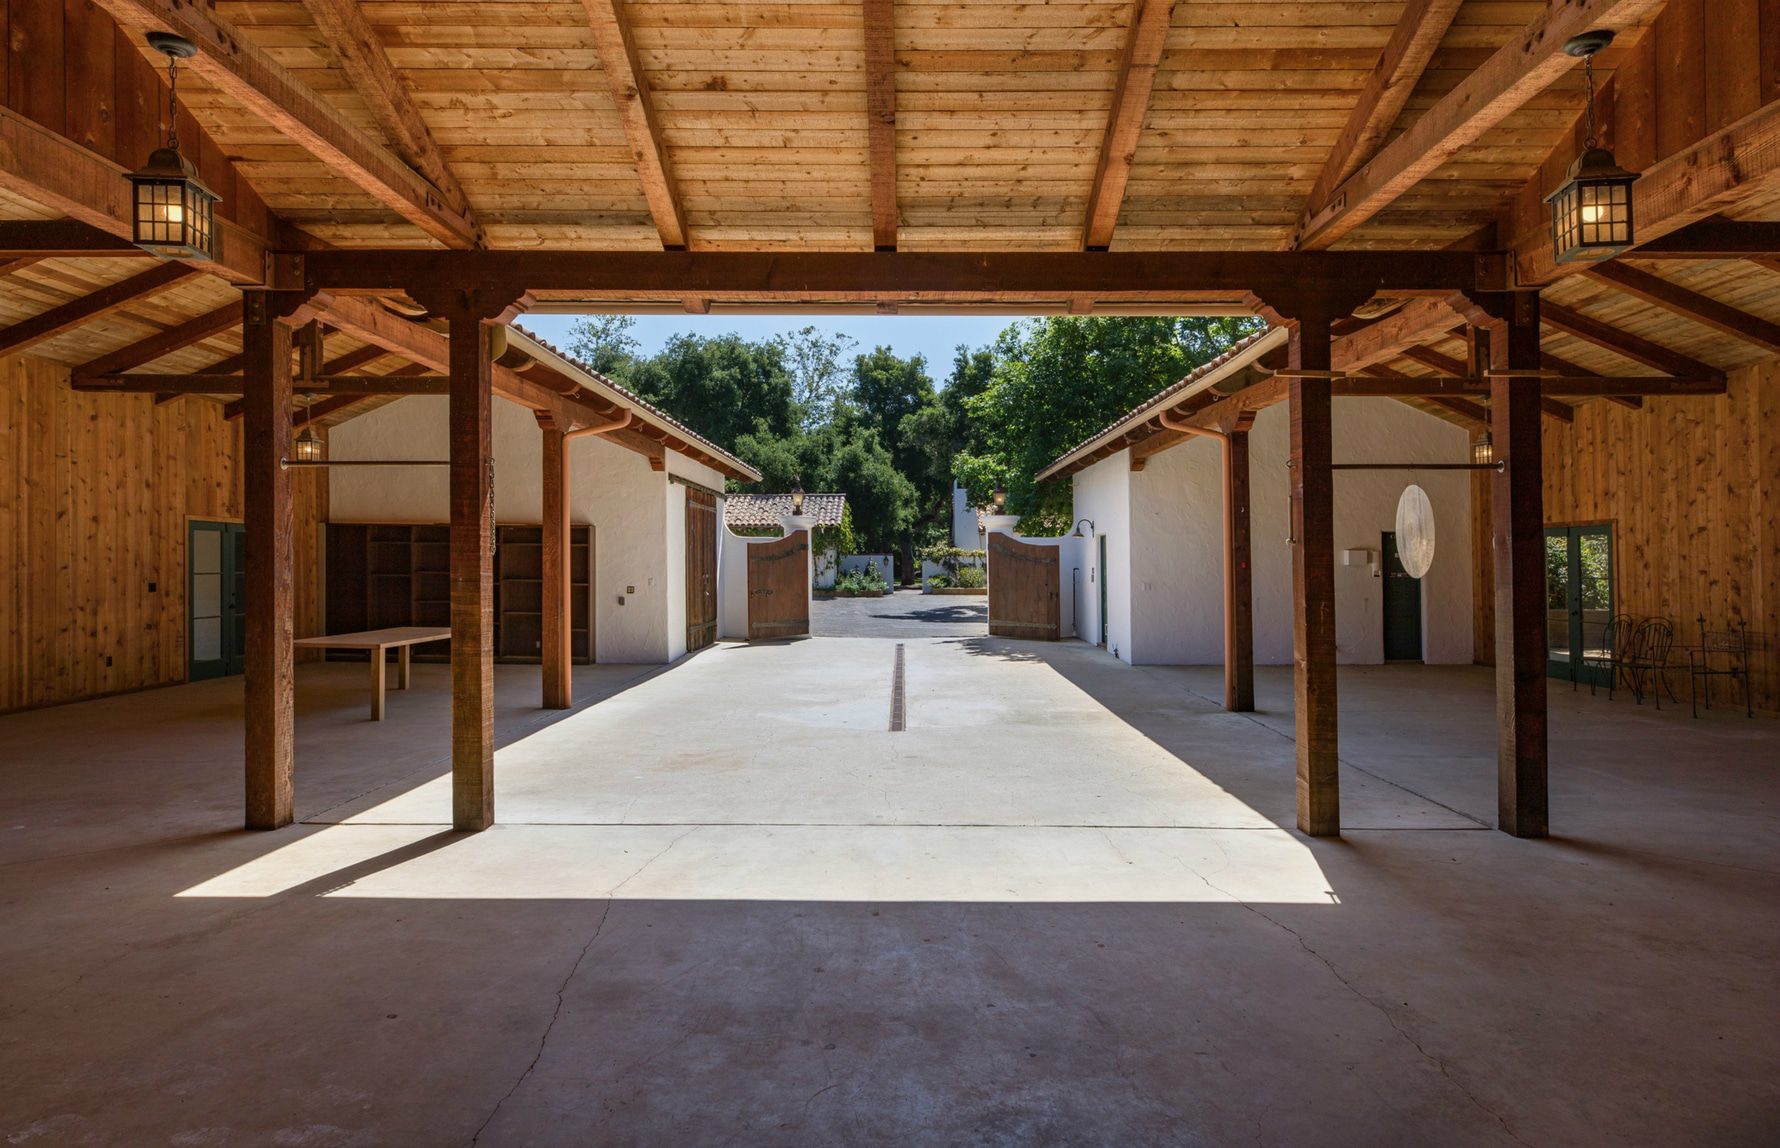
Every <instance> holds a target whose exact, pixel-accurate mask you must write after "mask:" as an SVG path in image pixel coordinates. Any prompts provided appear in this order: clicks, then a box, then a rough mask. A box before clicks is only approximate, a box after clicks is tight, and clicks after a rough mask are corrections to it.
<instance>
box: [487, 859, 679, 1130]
mask: <svg viewBox="0 0 1780 1148" xmlns="http://www.w3.org/2000/svg"><path fill="white" fill-rule="evenodd" d="M698 830H699V827H698V826H696V825H694V826H693V827H692V828H691V829H688V830H687V831H686V832H684V833H682V834H680V835H679V836H678V837H675V838H674V839H673V840H672V841H669V842H668V843H667V844H666V845H665V846H663V847H662V849H661V850H660V851H659V852H657V853H655V854H654V855H653V856H651V857H650V858H649V859H648V860H647V861H644V862H643V863H642V864H641V865H639V866H637V867H636V869H634V870H633V871H632V872H631V874H630V875H629V876H628V877H626V878H625V879H624V880H622V881H620V882H618V884H616V885H614V886H612V887H611V888H610V889H608V890H606V906H605V908H604V909H602V910H601V911H600V919H599V920H598V921H597V922H595V923H594V926H593V935H592V936H590V937H588V938H587V943H586V944H584V945H582V946H581V952H580V953H579V954H577V955H576V957H575V962H574V964H572V965H570V966H569V972H568V975H567V976H565V977H564V978H563V979H562V983H561V984H559V985H557V986H556V1007H555V1008H554V1009H552V1010H551V1012H550V1020H549V1021H548V1022H546V1023H545V1025H544V1032H543V1034H542V1035H540V1036H539V1037H538V1050H537V1051H536V1052H535V1053H533V1054H532V1058H531V1062H530V1063H529V1064H527V1065H526V1066H525V1071H524V1072H521V1073H520V1074H519V1079H517V1080H515V1081H514V1082H513V1087H511V1088H509V1089H507V1091H506V1092H505V1093H504V1094H503V1095H502V1096H501V1098H500V1099H499V1100H497V1101H495V1105H494V1107H493V1108H492V1109H490V1110H489V1113H488V1115H487V1116H486V1117H484V1118H483V1121H482V1123H481V1124H479V1125H477V1126H476V1131H475V1134H474V1135H472V1136H471V1137H470V1148H475V1146H476V1145H477V1144H480V1143H481V1142H482V1134H483V1133H484V1132H486V1131H488V1126H489V1125H490V1124H492V1123H494V1118H495V1117H496V1116H499V1115H500V1114H501V1109H502V1108H503V1107H505V1106H506V1103H507V1101H509V1100H511V1099H513V1094H514V1093H516V1092H518V1091H519V1089H520V1087H521V1086H522V1085H524V1084H525V1082H526V1081H527V1080H528V1079H530V1077H531V1074H532V1073H533V1072H534V1071H536V1070H537V1067H538V1064H539V1062H540V1061H542V1060H543V1059H544V1049H545V1048H546V1047H547V1046H548V1045H549V1044H550V1034H551V1033H552V1032H553V1031H555V1029H556V1022H557V1021H558V1020H559V1019H561V1017H562V1006H563V1000H564V997H565V996H566V995H567V993H568V990H569V984H570V982H572V981H573V980H574V979H575V977H576V976H577V975H578V974H579V973H580V972H581V966H582V965H583V964H585V963H586V961H587V954H588V953H590V952H592V951H593V946H594V945H595V944H596V943H598V941H599V939H600V934H601V933H603V932H605V929H606V918H608V917H610V916H611V915H612V904H613V902H614V901H616V900H617V898H618V891H619V890H620V889H623V888H624V887H625V886H626V885H628V884H630V883H631V882H632V881H634V880H636V879H637V877H639V876H640V875H641V874H642V872H643V870H645V869H647V868H649V866H651V865H653V864H655V863H656V862H657V861H659V860H661V859H662V858H663V857H665V856H667V854H668V852H669V851H670V850H672V849H673V847H674V846H676V845H678V844H679V843H680V842H682V841H684V840H686V838H688V837H690V836H692V835H693V834H694V833H697V832H698Z"/></svg>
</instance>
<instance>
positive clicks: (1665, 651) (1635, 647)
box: [1625, 618, 1681, 710]
mask: <svg viewBox="0 0 1780 1148" xmlns="http://www.w3.org/2000/svg"><path fill="white" fill-rule="evenodd" d="M1674 646H1675V624H1674V623H1673V622H1671V621H1669V620H1668V619H1667V618H1646V619H1644V620H1643V621H1642V622H1639V623H1638V626H1637V629H1636V630H1634V631H1633V637H1632V648H1631V650H1630V651H1629V653H1628V654H1627V656H1626V663H1625V666H1626V670H1627V672H1628V674H1629V675H1630V680H1629V683H1628V684H1629V685H1630V686H1631V689H1632V696H1633V697H1635V698H1637V699H1638V704H1639V705H1643V704H1644V679H1645V676H1646V675H1648V676H1649V678H1650V682H1651V690H1650V692H1651V694H1652V695H1653V696H1654V697H1655V698H1656V708H1657V709H1659V710H1660V709H1662V708H1663V690H1665V689H1666V690H1668V691H1669V700H1670V701H1672V702H1674V703H1675V704H1677V705H1679V704H1680V703H1681V699H1680V698H1678V697H1676V696H1675V687H1674V686H1673V685H1671V684H1670V683H1669V671H1670V670H1672V669H1675V668H1677V667H1674V666H1671V665H1669V651H1670V650H1672V649H1673V648H1674Z"/></svg>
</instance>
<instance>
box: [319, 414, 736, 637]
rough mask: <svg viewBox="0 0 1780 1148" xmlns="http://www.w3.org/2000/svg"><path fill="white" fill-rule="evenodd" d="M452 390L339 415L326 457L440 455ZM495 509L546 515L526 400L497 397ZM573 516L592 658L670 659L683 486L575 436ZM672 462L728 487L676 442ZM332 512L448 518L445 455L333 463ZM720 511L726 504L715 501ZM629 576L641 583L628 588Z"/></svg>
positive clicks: (681, 627) (539, 436) (680, 607)
mask: <svg viewBox="0 0 1780 1148" xmlns="http://www.w3.org/2000/svg"><path fill="white" fill-rule="evenodd" d="M448 449H449V442H448V402H447V400H446V399H445V398H444V397H443V396H435V395H416V396H409V397H407V398H403V399H400V400H398V401H396V402H394V403H391V404H389V405H388V406H385V407H379V408H378V409H377V410H374V411H371V412H369V413H368V414H364V415H361V416H359V417H358V418H355V419H353V420H352V421H350V422H347V423H343V424H341V425H340V426H338V427H335V428H334V429H333V431H332V432H330V436H329V453H330V457H332V458H337V459H352V458H444V457H446V454H447V451H448ZM494 460H495V483H494V487H495V517H496V518H497V519H498V520H499V521H501V522H502V523H535V522H539V521H542V518H543V482H542V467H543V433H542V432H541V431H540V430H539V429H538V424H537V421H536V420H535V419H534V418H533V417H532V415H531V412H530V411H528V410H526V409H524V408H522V407H520V406H517V405H516V404H513V403H510V402H506V401H504V400H501V399H498V398H497V399H496V400H495V403H494ZM569 468H570V487H569V519H570V521H571V522H574V523H577V524H589V525H591V526H593V528H594V531H593V541H594V585H593V603H594V608H593V621H594V658H595V660H596V661H600V662H645V663H658V662H665V661H671V660H672V659H674V658H676V657H679V656H680V655H681V654H684V653H685V652H686V617H685V613H686V583H685V580H686V563H685V545H686V527H685V507H686V491H685V488H684V487H682V486H679V485H677V484H672V483H669V482H668V479H667V474H665V473H663V472H660V471H654V470H651V469H650V468H649V461H648V460H647V459H646V458H644V457H643V456H642V455H640V454H637V453H636V452H634V451H630V450H626V449H625V448H623V447H620V446H615V445H613V444H612V443H609V442H605V441H603V440H601V439H600V438H599V436H597V435H593V436H587V437H583V438H578V439H574V440H572V441H571V442H570V443H569ZM667 468H668V471H670V472H672V473H675V474H679V475H682V476H683V477H686V478H689V479H691V480H692V481H695V482H698V483H700V484H702V485H705V486H710V487H712V488H714V489H718V490H721V489H722V488H723V476H722V475H720V474H718V473H717V472H716V471H714V470H712V469H711V468H709V467H707V466H704V465H703V464H701V463H698V462H695V461H694V460H692V459H688V458H685V457H683V456H680V455H676V454H672V453H670V454H669V455H668V456H667ZM328 498H329V508H330V509H329V514H330V517H331V518H332V520H333V521H336V522H444V521H446V520H447V519H448V518H449V517H450V502H449V477H448V475H447V473H446V470H445V468H444V467H424V468H422V467H409V468H389V469H381V468H378V469H358V468H347V469H335V470H330V471H329V472H328ZM718 514H719V515H721V514H722V509H721V507H719V509H718ZM631 587H634V588H635V590H634V592H631V590H630V588H631Z"/></svg>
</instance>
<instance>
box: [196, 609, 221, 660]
mask: <svg viewBox="0 0 1780 1148" xmlns="http://www.w3.org/2000/svg"><path fill="white" fill-rule="evenodd" d="M220 657H222V619H221V618H193V619H192V660H193V661H194V662H214V661H216V660H217V659H218V658H220Z"/></svg>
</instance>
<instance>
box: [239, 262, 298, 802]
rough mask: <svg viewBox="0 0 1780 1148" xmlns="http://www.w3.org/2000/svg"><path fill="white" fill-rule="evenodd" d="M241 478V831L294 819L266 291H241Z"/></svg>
mask: <svg viewBox="0 0 1780 1148" xmlns="http://www.w3.org/2000/svg"><path fill="white" fill-rule="evenodd" d="M241 339H242V353H243V357H244V360H245V361H244V363H243V375H244V378H243V381H242V407H243V409H242V480H241V492H242V503H243V518H244V520H245V524H246V528H247V538H246V545H247V601H246V602H245V603H243V605H244V606H245V607H246V618H247V634H246V637H247V661H246V720H247V744H246V750H247V753H246V774H247V778H246V780H247V827H248V828H249V829H277V828H279V827H280V826H284V825H289V824H290V823H291V819H292V785H291V760H292V734H293V730H294V726H295V717H294V701H295V691H294V682H295V679H294V673H295V671H294V668H293V653H294V647H293V646H292V645H291V641H292V638H293V631H292V626H293V617H294V613H295V608H296V602H295V595H294V593H293V590H292V539H291V474H290V472H289V471H287V470H285V469H284V467H283V466H282V465H281V464H282V460H284V459H286V458H288V457H289V456H290V448H291V329H290V326H289V325H288V324H287V323H286V322H285V321H284V320H283V318H281V317H280V314H279V307H278V305H277V303H276V302H275V301H274V300H273V299H272V298H271V297H270V296H269V295H268V293H267V292H264V291H249V292H247V293H246V296H245V301H244V305H243V324H242V334H241Z"/></svg>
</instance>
